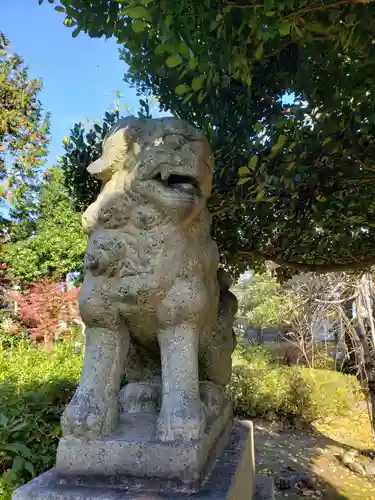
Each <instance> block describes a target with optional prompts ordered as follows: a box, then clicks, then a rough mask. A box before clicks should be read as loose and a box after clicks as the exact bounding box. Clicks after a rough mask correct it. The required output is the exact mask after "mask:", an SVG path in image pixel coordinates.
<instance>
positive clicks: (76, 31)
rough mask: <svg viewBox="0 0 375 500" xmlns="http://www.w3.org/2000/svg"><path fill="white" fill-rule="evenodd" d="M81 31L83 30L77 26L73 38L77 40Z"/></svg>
mask: <svg viewBox="0 0 375 500" xmlns="http://www.w3.org/2000/svg"><path fill="white" fill-rule="evenodd" d="M80 31H81V29H80V28H79V27H78V26H77V28H76V29H74V30H73V32H72V37H73V38H76V37H77V36H78V35H79V32H80Z"/></svg>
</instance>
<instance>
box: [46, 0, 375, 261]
mask: <svg viewBox="0 0 375 500" xmlns="http://www.w3.org/2000/svg"><path fill="white" fill-rule="evenodd" d="M39 1H40V3H42V1H43V0H39ZM50 3H53V0H50ZM60 3H61V5H58V6H57V7H56V10H57V11H59V12H65V21H64V23H65V25H67V26H69V27H73V36H77V35H78V34H79V32H80V31H85V32H87V33H88V34H89V35H90V36H92V37H100V36H106V37H110V36H114V37H116V38H117V40H118V41H119V43H120V44H122V45H123V49H122V51H121V57H122V58H123V59H124V60H125V61H126V62H127V63H128V64H129V67H130V70H129V72H128V75H127V78H128V80H129V81H131V82H133V84H134V85H136V86H137V87H138V89H139V91H140V93H142V94H143V93H147V92H152V94H153V95H157V96H158V98H159V101H160V103H161V105H162V106H163V108H164V109H170V110H171V111H172V112H173V113H174V114H176V115H177V116H179V117H181V118H184V119H187V120H188V121H190V122H191V123H194V124H195V125H196V126H198V127H200V128H201V129H202V130H203V131H204V132H205V133H206V134H207V135H208V137H209V139H210V141H211V144H212V146H213V148H214V151H215V156H216V173H215V193H214V197H213V200H212V206H213V211H214V213H216V215H217V217H216V218H215V227H214V231H215V235H216V237H217V239H218V242H219V246H220V249H221V251H222V255H223V257H225V258H227V260H228V261H229V262H231V263H233V264H235V265H236V266H237V267H239V268H241V267H242V266H243V265H245V264H246V263H249V261H250V260H251V259H253V260H254V259H258V258H261V259H263V258H266V257H269V258H272V259H273V260H275V261H276V262H279V263H281V264H284V265H285V264H288V263H289V265H290V263H294V264H293V266H294V267H297V268H303V269H305V270H314V269H318V270H324V271H326V270H336V269H339V270H343V269H346V268H348V265H349V266H350V267H353V265H354V267H363V266H364V265H368V264H370V263H373V262H374V259H375V254H374V248H375V244H374V243H375V231H374V227H375V216H374V213H375V212H374V203H375V197H374V190H373V188H372V186H373V178H374V168H373V166H372V159H373V153H374V140H373V137H374V130H373V122H374V120H373V116H374V115H375V108H374V106H375V104H374V102H375V100H374V99H373V71H374V65H375V58H374V54H375V52H374V51H375V46H374V44H373V43H372V39H373V32H374V28H375V21H374V19H375V16H374V14H375V5H373V3H372V2H364V1H362V0H347V1H340V2H337V1H332V2H329V1H327V2H326V3H323V2H316V3H315V4H314V3H311V2H310V1H308V0H282V1H281V0H266V1H265V2H257V1H250V2H249V1H246V2H245V1H242V0H238V1H236V2H228V1H226V0H205V1H201V0H199V1H198V0H195V1H186V0H185V1H184V0H178V1H175V2H168V1H167V0H132V1H129V2H121V1H118V0H109V1H108V2H102V1H101V0H92V1H91V2H90V3H89V4H88V3H85V4H83V3H82V2H81V1H80V0H61V2H60ZM287 93H292V95H293V96H294V101H293V104H291V105H285V104H283V102H285V100H284V101H283V98H284V97H285V95H286V94H287ZM298 263H304V265H298ZM333 264H335V265H333Z"/></svg>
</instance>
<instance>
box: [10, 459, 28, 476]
mask: <svg viewBox="0 0 375 500" xmlns="http://www.w3.org/2000/svg"><path fill="white" fill-rule="evenodd" d="M24 464H25V459H24V458H22V457H20V456H19V455H17V456H16V457H15V459H14V460H13V463H12V471H13V472H14V473H15V474H18V473H19V472H20V471H21V470H22V469H23V468H24Z"/></svg>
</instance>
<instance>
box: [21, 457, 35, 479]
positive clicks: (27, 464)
mask: <svg viewBox="0 0 375 500" xmlns="http://www.w3.org/2000/svg"><path fill="white" fill-rule="evenodd" d="M23 467H24V469H25V470H27V472H30V474H31V475H32V476H35V469H34V466H33V464H32V463H31V462H29V461H28V460H26V461H25V463H24V464H23Z"/></svg>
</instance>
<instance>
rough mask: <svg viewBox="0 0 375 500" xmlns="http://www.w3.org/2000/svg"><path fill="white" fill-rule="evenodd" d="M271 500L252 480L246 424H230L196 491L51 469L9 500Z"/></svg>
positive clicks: (269, 488) (268, 488)
mask: <svg viewBox="0 0 375 500" xmlns="http://www.w3.org/2000/svg"><path fill="white" fill-rule="evenodd" d="M128 498H129V499H134V500H156V499H163V500H184V499H186V500H188V499H189V498H190V499H196V500H273V499H274V492H273V485H272V479H271V478H257V479H256V478H255V472H254V445H253V429H252V425H251V422H236V423H235V425H234V426H233V430H232V434H231V439H230V441H229V443H228V444H227V446H226V447H225V449H224V451H223V453H222V454H221V455H220V457H219V458H218V460H217V461H216V463H215V467H214V468H213V470H212V471H211V473H210V474H209V476H208V478H207V479H206V480H205V482H204V483H203V485H202V487H201V488H200V491H198V492H195V493H194V492H191V491H183V490H181V488H180V487H178V486H177V487H176V483H175V482H171V481H165V480H164V481H161V480H159V479H139V478H134V477H133V478H131V477H124V476H112V477H111V478H108V477H107V478H103V477H97V476H84V477H75V478H74V479H72V478H69V477H68V478H67V477H64V476H63V475H61V474H59V473H58V472H57V471H56V469H52V470H50V471H48V472H46V473H45V474H42V475H41V476H39V477H37V478H36V479H34V480H33V481H31V482H30V483H28V484H26V485H24V486H22V487H21V488H19V489H18V490H17V491H16V492H15V493H14V495H13V500H120V499H128Z"/></svg>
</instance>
